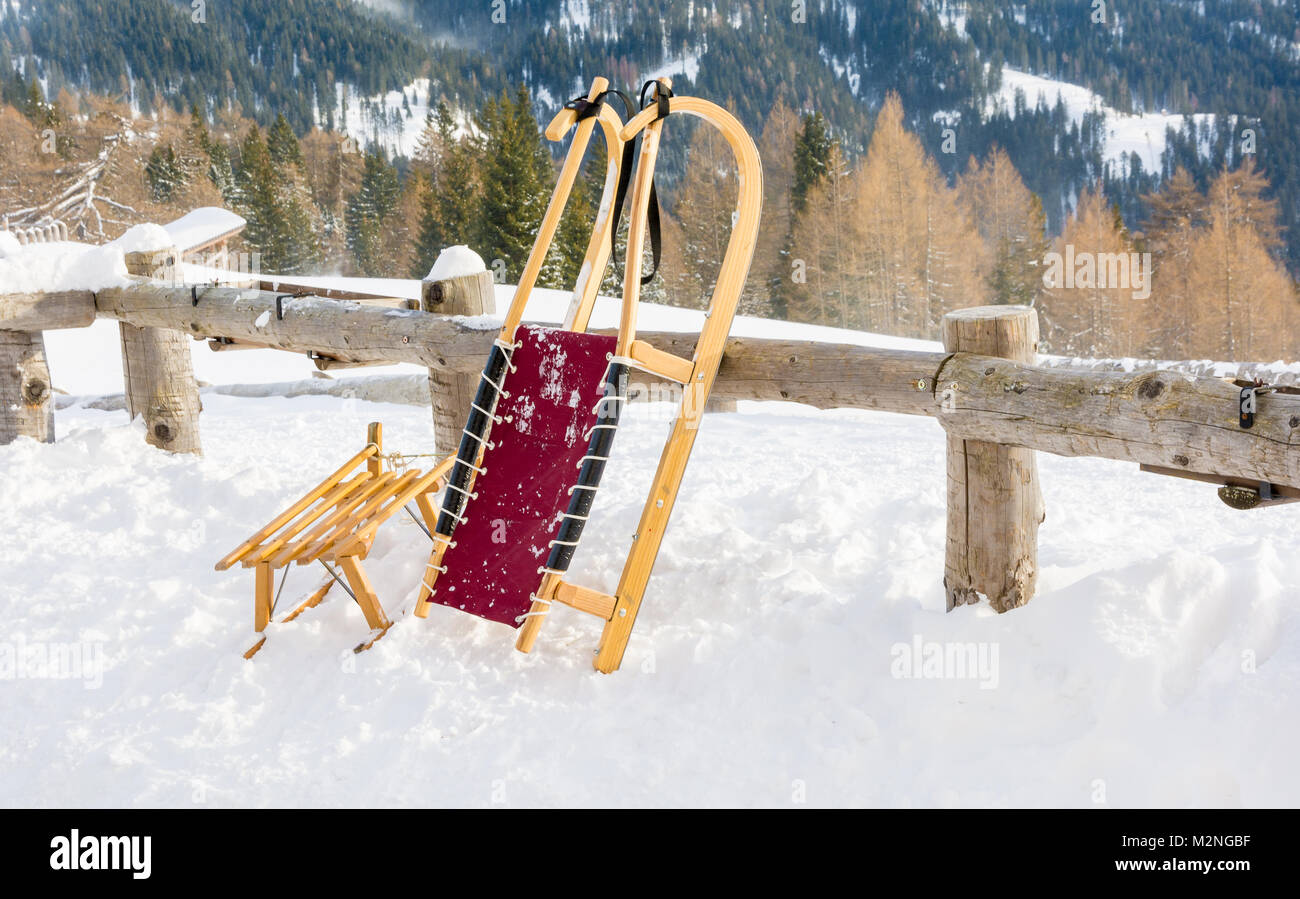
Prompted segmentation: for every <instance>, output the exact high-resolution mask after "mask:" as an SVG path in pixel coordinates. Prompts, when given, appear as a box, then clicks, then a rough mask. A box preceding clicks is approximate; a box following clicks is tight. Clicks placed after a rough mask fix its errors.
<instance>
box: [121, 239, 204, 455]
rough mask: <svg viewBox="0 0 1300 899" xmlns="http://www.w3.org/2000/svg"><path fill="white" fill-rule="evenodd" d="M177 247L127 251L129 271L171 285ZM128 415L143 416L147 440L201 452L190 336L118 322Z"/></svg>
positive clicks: (160, 445)
mask: <svg viewBox="0 0 1300 899" xmlns="http://www.w3.org/2000/svg"><path fill="white" fill-rule="evenodd" d="M179 264H180V252H179V251H178V250H176V249H175V248H171V249H167V250H159V251H155V252H147V253H127V254H126V269H127V271H128V272H130V273H131V274H133V275H144V276H146V277H150V278H160V279H164V280H167V281H171V280H173V279H174V273H175V271H176V266H178V265H179ZM119 326H120V328H121V333H122V374H123V380H124V381H125V382H126V411H127V414H128V415H129V416H130V417H131V419H132V420H134V419H135V417H136V416H143V418H144V423H145V440H147V441H148V442H149V444H150V445H151V446H156V447H158V448H159V449H164V450H168V451H169V452H173V453H195V454H200V453H202V451H203V449H202V446H201V445H200V442H199V410H200V409H201V408H202V406H201V404H200V402H199V386H198V382H197V381H195V380H194V362H193V360H192V358H191V357H190V338H189V335H187V334H184V333H182V332H180V331H173V330H171V329H169V328H137V327H136V326H134V325H129V324H127V323H126V322H120V323H119Z"/></svg>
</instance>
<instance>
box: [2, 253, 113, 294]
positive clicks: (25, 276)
mask: <svg viewBox="0 0 1300 899" xmlns="http://www.w3.org/2000/svg"><path fill="white" fill-rule="evenodd" d="M3 248H4V252H3V253H0V293H38V292H40V291H50V292H54V291H60V290H99V289H100V288H104V287H116V286H121V285H123V284H128V283H130V281H129V279H128V278H127V272H126V259H125V258H124V257H123V255H122V248H121V247H119V246H115V245H114V244H105V245H103V246H98V247H97V246H91V245H90V244H84V243H75V242H73V241H51V242H49V243H33V244H27V245H26V246H19V247H18V248H17V249H16V250H15V249H14V248H13V245H12V243H10V242H9V241H5V243H4V244H3Z"/></svg>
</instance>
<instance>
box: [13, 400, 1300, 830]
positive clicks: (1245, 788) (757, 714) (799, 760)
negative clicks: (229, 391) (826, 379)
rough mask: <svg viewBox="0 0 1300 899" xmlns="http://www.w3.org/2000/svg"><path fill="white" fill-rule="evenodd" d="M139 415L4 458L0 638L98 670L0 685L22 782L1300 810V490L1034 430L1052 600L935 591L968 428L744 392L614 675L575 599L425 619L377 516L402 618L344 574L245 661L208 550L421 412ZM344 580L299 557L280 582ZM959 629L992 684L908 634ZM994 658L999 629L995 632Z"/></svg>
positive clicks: (240, 599) (678, 799) (415, 535)
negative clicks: (1229, 486)
mask: <svg viewBox="0 0 1300 899" xmlns="http://www.w3.org/2000/svg"><path fill="white" fill-rule="evenodd" d="M661 413H662V409H661V408H660V409H659V410H658V411H656V407H654V406H651V405H646V406H637V407H634V408H633V410H632V412H631V413H630V418H629V424H628V426H626V427H625V428H623V429H622V430H621V432H620V435H619V447H618V452H617V454H616V467H615V468H614V469H612V470H611V471H610V473H609V475H608V477H607V479H606V481H605V487H604V488H603V489H602V492H601V495H600V499H599V501H598V502H597V505H596V512H595V517H594V519H593V522H592V527H591V530H590V531H589V532H588V539H587V540H586V541H585V542H584V545H583V547H582V549H581V550H580V553H579V555H578V558H577V560H576V562H575V565H574V571H575V572H577V573H578V574H577V575H576V576H575V580H578V581H579V582H580V583H585V584H588V585H590V586H593V587H596V588H598V589H604V590H611V589H612V588H613V587H614V586H615V583H616V581H617V577H618V571H619V565H620V560H621V557H622V554H623V553H624V552H625V551H626V550H627V546H628V536H629V535H630V534H631V533H632V531H633V529H634V527H635V522H636V517H637V514H638V511H639V507H640V499H641V497H642V495H643V492H644V490H645V488H646V484H647V481H648V478H649V474H650V470H651V469H652V467H653V464H654V460H655V458H656V457H657V452H658V447H659V445H660V442H661V441H662V439H663V436H664V427H665V425H664V423H663V417H662V414H661ZM123 419H124V416H123V415H122V414H121V413H109V412H100V411H95V410H91V409H86V408H81V407H76V408H71V409H67V410H64V411H61V412H60V413H59V414H58V429H59V434H60V437H59V441H58V443H57V444H55V445H53V446H45V445H38V444H35V443H32V442H29V441H22V442H19V443H17V444H14V445H12V446H8V447H3V448H0V508H2V509H3V510H4V512H3V518H4V532H5V533H6V534H8V535H10V539H8V540H6V541H5V542H4V544H3V545H0V572H2V573H3V574H2V576H0V614H3V621H4V625H3V628H2V629H0V633H2V634H3V637H2V638H0V673H3V672H4V668H3V662H4V658H5V651H6V649H7V651H8V652H9V653H10V655H11V657H12V654H13V653H14V652H21V651H23V650H24V649H30V648H31V647H34V646H42V647H47V648H51V649H53V648H56V647H71V648H73V649H75V650H76V651H77V652H78V653H83V654H84V657H85V658H86V659H87V660H89V661H92V662H93V661H95V660H102V669H100V668H96V669H93V670H90V671H86V672H83V675H82V676H81V677H79V678H70V679H28V678H24V677H22V676H21V673H20V674H19V675H17V676H16V675H14V674H13V673H12V671H13V669H12V668H11V669H10V672H11V673H10V674H8V675H6V677H7V678H8V677H12V678H14V679H5V680H0V697H3V698H2V700H0V702H2V707H3V709H4V717H5V723H6V727H5V730H6V739H5V740H4V741H3V742H0V770H3V771H4V772H5V776H4V777H3V778H0V805H5V806H15V805H29V804H35V805H50V806H56V805H94V806H100V805H103V806H115V805H128V806H130V805H144V806H174V805H175V806H190V805H196V804H197V805H205V806H230V805H248V804H251V805H312V806H314V805H387V804H393V805H428V804H439V805H441V804H448V805H458V806H459V805H464V806H488V805H494V804H504V805H514V806H525V805H537V804H545V805H565V806H570V805H572V806H590V805H684V804H707V805H724V804H725V805H732V804H736V805H763V806H783V805H790V804H791V803H793V802H797V801H798V800H799V799H800V798H801V797H803V798H806V801H807V802H808V803H809V804H812V805H889V806H907V805H916V806H987V805H1031V806H1036V805H1071V806H1088V805H1093V804H1095V798H1096V797H1098V796H1101V797H1104V804H1106V805H1110V806H1140V805H1148V804H1160V805H1164V804H1172V805H1197V806H1199V805H1216V806H1217V805H1229V806H1232V805H1248V806H1253V805H1294V804H1295V803H1296V802H1297V801H1300V774H1297V770H1296V767H1295V765H1294V764H1293V759H1292V757H1291V755H1292V753H1291V749H1290V747H1292V746H1293V745H1294V744H1295V742H1296V740H1297V738H1300V724H1297V722H1298V721H1300V714H1297V713H1300V703H1297V701H1296V691H1295V689H1294V683H1295V682H1296V679H1297V676H1300V635H1298V634H1297V612H1298V611H1300V602H1298V601H1297V598H1296V592H1295V590H1294V563H1293V560H1294V559H1295V558H1296V556H1297V554H1298V553H1300V527H1297V524H1300V512H1298V511H1297V510H1296V509H1295V507H1282V508H1280V509H1276V510H1269V511H1265V512H1261V513H1254V514H1253V517H1251V518H1249V520H1246V519H1245V518H1244V517H1243V513H1238V512H1233V511H1231V510H1228V509H1227V508H1226V507H1224V506H1222V505H1221V504H1220V503H1219V501H1218V500H1217V499H1216V498H1215V497H1214V495H1213V491H1212V490H1211V489H1210V488H1208V487H1204V486H1199V485H1195V484H1191V483H1185V482H1180V481H1176V480H1170V479H1162V478H1158V477H1155V476H1150V475H1142V474H1139V473H1138V472H1137V471H1136V470H1135V469H1134V468H1133V467H1131V466H1124V465H1120V464H1117V463H1111V462H1104V461H1096V460H1086V459H1085V460H1069V459H1058V458H1055V457H1051V456H1043V457H1041V469H1042V480H1043V487H1044V491H1045V494H1046V503H1047V509H1048V517H1047V521H1046V523H1045V524H1044V526H1043V528H1042V532H1041V550H1040V553H1041V554H1040V562H1041V565H1042V574H1041V578H1040V589H1039V594H1038V596H1037V597H1036V598H1035V599H1034V601H1033V602H1032V603H1031V604H1030V605H1029V606H1028V607H1026V608H1024V609H1021V610H1018V611H1016V612H1013V613H1010V614H1007V615H1002V616H997V615H993V614H991V613H990V612H988V611H987V610H986V609H982V608H963V609H961V610H958V611H957V612H954V613H952V614H945V612H944V607H943V606H944V602H943V588H942V584H941V578H942V571H943V547H944V507H943V503H944V481H943V471H944V462H943V440H942V435H941V431H940V429H939V428H938V426H937V425H936V424H935V423H934V422H932V421H930V420H927V419H914V418H909V417H904V416H894V415H886V414H881V413H868V412H856V411H837V412H813V411H811V410H807V409H804V408H800V407H794V406H781V405H771V404H744V403H742V404H741V407H740V412H739V413H736V414H719V415H714V416H711V417H710V418H709V419H708V420H707V421H706V423H705V425H704V427H703V428H702V431H701V434H700V438H699V442H698V444H697V447H696V451H695V455H694V456H693V458H692V461H691V466H690V470H689V474H688V476H687V480H686V483H685V486H684V488H683V493H682V499H681V501H680V502H679V504H678V508H677V510H676V514H675V516H674V519H673V525H672V528H671V529H670V531H669V534H668V538H667V541H666V543H665V546H664V551H663V554H662V556H661V558H660V560H659V564H658V566H657V567H656V569H655V576H654V578H653V580H652V583H651V588H650V590H649V593H648V596H647V600H646V604H645V606H644V610H643V612H642V615H641V618H640V621H639V622H638V626H637V629H636V632H635V634H634V635H633V639H632V643H631V646H630V649H629V651H628V656H627V659H626V661H625V663H624V666H623V669H622V670H621V671H620V672H618V673H617V674H615V675H612V676H603V675H599V674H597V673H595V672H594V671H593V670H592V669H591V667H590V663H591V652H592V650H593V649H594V647H595V645H596V641H597V639H598V636H599V626H598V622H597V621H595V619H592V618H590V617H588V616H585V615H582V614H581V613H578V612H575V611H572V610H569V609H565V608H557V610H556V611H555V612H554V613H553V614H552V616H551V619H550V620H549V621H548V622H547V626H546V628H545V630H544V631H543V634H542V637H541V639H540V641H539V644H538V648H537V649H536V650H535V652H534V653H533V654H532V655H530V656H524V655H521V654H519V653H516V652H514V650H513V649H512V643H513V636H514V633H513V631H511V630H510V629H509V628H505V627H503V626H500V625H494V624H490V623H487V622H484V621H481V620H479V619H475V618H472V617H470V616H467V615H463V614H459V613H457V612H454V611H452V610H450V609H445V608H441V607H439V608H435V609H434V610H433V613H432V615H431V616H430V618H429V620H427V621H420V620H417V619H413V618H411V617H409V614H407V613H408V612H409V609H410V604H411V601H412V599H413V588H414V587H415V585H416V583H417V582H418V578H419V575H420V569H421V567H422V565H423V563H424V559H425V554H426V552H427V549H428V543H427V540H426V539H425V537H424V535H423V534H422V533H420V531H419V530H418V529H416V527H415V526H414V525H413V524H411V523H410V522H408V521H401V520H398V519H394V520H393V522H391V523H390V524H389V525H387V526H386V528H385V530H384V531H383V532H381V536H380V539H379V541H378V543H377V545H376V547H375V550H374V552H373V553H372V555H371V561H370V563H369V566H368V567H369V569H370V571H371V572H372V574H373V575H374V577H375V581H376V585H377V588H378V590H379V593H380V595H381V597H382V598H383V601H384V603H385V607H386V608H387V609H388V611H389V612H390V614H392V615H393V616H395V617H398V616H401V617H400V618H399V620H398V623H397V625H396V626H395V627H394V628H393V630H392V631H391V632H390V633H389V634H388V636H387V637H385V639H383V640H381V641H380V642H379V643H377V644H376V645H375V647H374V649H372V650H371V651H370V652H367V653H363V654H361V655H353V654H352V652H351V648H352V646H353V645H354V644H355V643H356V642H357V641H358V640H359V639H360V638H361V637H362V636H363V635H364V632H365V624H364V622H363V620H362V618H361V616H360V613H359V611H358V610H357V609H356V608H355V607H354V606H353V604H352V603H351V602H349V601H348V600H347V598H346V596H345V595H343V594H342V593H341V592H339V591H337V590H336V591H335V592H334V593H332V594H331V595H330V598H329V599H328V600H327V601H326V602H325V603H324V604H323V605H322V606H320V607H319V608H317V609H314V610H311V611H310V612H308V613H306V614H304V615H303V616H302V617H300V618H299V619H298V620H297V621H295V622H293V623H291V624H289V625H285V626H283V627H280V628H278V629H276V630H274V631H273V632H272V634H271V637H270V640H269V642H268V644H267V646H266V648H265V649H263V651H262V652H261V653H260V654H258V655H257V656H256V657H255V658H254V659H253V660H252V661H244V660H243V659H242V658H241V657H240V653H241V652H242V651H243V650H244V649H246V648H247V647H248V646H249V645H251V643H252V642H253V636H252V630H251V626H252V625H251V594H252V575H251V573H250V572H249V571H247V570H243V569H239V570H234V571H228V572H222V573H217V572H214V571H213V570H212V565H213V563H214V562H215V560H216V559H217V558H218V557H219V556H220V555H221V554H222V553H224V552H225V551H226V550H228V549H230V548H232V547H233V546H234V545H236V544H237V543H238V542H239V541H240V540H241V539H243V538H244V537H245V536H247V535H248V534H249V533H251V532H252V531H254V530H255V529H256V528H257V527H258V526H260V525H261V524H262V523H264V522H265V521H266V520H267V519H268V518H269V517H270V516H271V515H272V514H273V513H274V512H275V511H276V510H277V509H279V508H281V507H283V506H284V505H286V504H287V503H288V502H289V501H290V500H291V499H292V498H294V497H295V496H296V495H298V494H299V493H301V492H302V491H303V490H304V489H305V488H306V487H308V486H309V485H310V484H311V483H313V482H314V481H315V480H317V479H319V478H320V477H322V476H323V475H324V474H325V473H326V472H327V471H328V470H331V469H332V468H333V467H335V466H336V465H337V464H338V462H340V461H341V460H342V458H344V457H345V456H346V455H347V454H348V453H349V452H351V450H352V449H353V448H356V447H359V446H360V445H361V444H362V442H363V440H364V433H365V423H366V422H367V421H370V420H372V419H382V420H383V421H384V424H385V436H386V441H387V444H388V445H389V446H390V447H391V448H394V449H402V450H405V451H410V452H418V451H422V450H427V449H428V447H429V446H430V443H431V439H432V435H431V430H432V428H431V425H430V421H429V413H428V411H427V409H420V408H416V407H411V406H384V405H377V404H371V403H365V402H358V401H349V400H338V399H333V398H328V397H311V398H299V399H283V398H270V399H239V398H234V397H226V396H216V395H213V394H210V393H209V394H205V396H204V417H203V440H204V448H205V455H204V457H203V458H201V459H198V458H192V457H182V456H168V455H165V454H162V453H159V452H157V451H155V450H153V449H151V448H150V447H148V446H147V445H146V444H145V443H144V440H143V435H142V434H141V433H140V432H139V431H138V429H137V428H136V427H135V426H132V425H128V424H126V422H125V421H124V420H123ZM321 580H322V574H321V572H320V571H318V570H313V569H298V568H295V569H293V570H292V571H291V572H290V579H289V582H288V585H287V587H286V588H285V591H284V599H283V600H282V601H281V606H282V608H283V607H288V606H289V605H290V603H292V602H294V601H295V600H296V599H297V598H298V597H300V596H301V595H303V594H304V593H306V592H307V591H309V590H310V589H312V588H314V587H315V586H317V585H318V584H319V583H320V582H321ZM917 643H919V644H921V645H922V646H923V647H925V648H926V650H927V651H928V650H929V648H930V646H931V645H936V644H937V645H939V646H940V647H941V648H945V649H948V650H949V651H951V649H952V648H956V647H960V646H962V645H963V644H970V646H969V649H970V650H972V651H973V652H975V653H976V656H975V657H976V658H980V659H982V660H983V663H984V667H983V668H982V669H977V670H976V671H974V672H971V673H972V675H973V676H967V677H955V676H953V675H955V674H957V673H960V672H958V671H956V669H953V668H947V669H942V668H941V669H937V673H938V674H940V675H945V674H946V675H948V676H947V677H924V676H923V677H900V676H898V675H900V674H922V675H924V674H926V670H925V668H923V667H922V666H921V665H920V663H919V660H918V663H917V665H916V667H915V668H912V667H910V666H909V662H908V659H907V657H906V654H907V653H909V652H910V651H911V650H910V647H912V646H914V645H916V644H917ZM980 653H982V655H979V654H980Z"/></svg>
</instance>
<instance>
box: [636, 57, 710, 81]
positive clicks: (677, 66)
mask: <svg viewBox="0 0 1300 899" xmlns="http://www.w3.org/2000/svg"><path fill="white" fill-rule="evenodd" d="M676 75H685V76H686V78H687V79H689V80H690V81H691V82H692V83H694V82H695V81H696V80H698V79H699V77H700V54H699V53H687V54H685V55H683V56H677V57H673V58H672V59H668V60H665V61H664V62H662V63H661V64H660V65H658V66H657V67H655V68H653V69H651V70H650V71H649V72H646V73H645V74H644V75H642V76H641V80H642V81H655V80H657V79H659V78H668V77H671V76H676Z"/></svg>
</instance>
